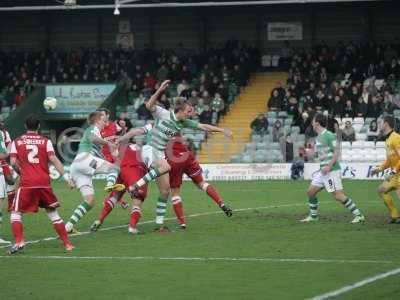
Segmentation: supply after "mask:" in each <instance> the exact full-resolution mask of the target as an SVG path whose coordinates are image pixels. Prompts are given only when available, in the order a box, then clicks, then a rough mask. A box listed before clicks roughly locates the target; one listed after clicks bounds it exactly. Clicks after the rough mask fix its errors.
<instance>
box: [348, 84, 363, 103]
mask: <svg viewBox="0 0 400 300" xmlns="http://www.w3.org/2000/svg"><path fill="white" fill-rule="evenodd" d="M360 96H361V95H360V93H359V92H358V88H357V86H356V85H353V86H352V87H351V93H350V95H349V100H350V101H351V103H352V104H353V105H355V104H356V103H357V101H358V99H359V98H360Z"/></svg>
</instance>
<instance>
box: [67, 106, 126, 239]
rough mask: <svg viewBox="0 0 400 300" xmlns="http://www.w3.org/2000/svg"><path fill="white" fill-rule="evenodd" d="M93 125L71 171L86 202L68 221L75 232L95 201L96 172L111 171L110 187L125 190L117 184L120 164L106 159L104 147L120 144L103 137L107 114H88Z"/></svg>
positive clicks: (86, 132) (71, 229)
mask: <svg viewBox="0 0 400 300" xmlns="http://www.w3.org/2000/svg"><path fill="white" fill-rule="evenodd" d="M88 123H89V127H88V128H87V129H86V130H85V133H84V134H83V137H82V139H81V142H80V143H79V149H78V154H77V155H76V157H75V159H74V161H73V162H72V164H71V168H70V174H71V179H72V181H73V182H74V185H75V186H76V188H77V189H79V191H80V192H81V195H82V197H83V202H82V204H80V205H78V207H77V208H76V209H75V211H74V212H73V214H72V216H71V217H70V219H69V221H68V222H67V223H66V224H65V228H66V230H67V232H69V233H70V232H73V231H74V225H75V224H77V223H78V222H79V220H80V219H81V218H83V216H84V215H86V214H87V213H88V212H89V211H90V210H91V209H92V207H93V206H94V204H95V197H94V188H93V183H92V177H93V176H94V175H96V174H107V185H106V190H123V189H124V188H125V187H124V186H123V185H120V184H116V181H117V177H118V174H119V167H118V166H117V165H115V164H112V163H110V162H108V161H106V160H104V159H103V155H102V152H101V147H102V146H103V145H108V146H109V147H110V149H115V148H116V147H117V146H116V145H115V144H113V143H111V142H109V141H106V140H105V139H103V138H102V137H101V134H100V131H101V129H102V128H103V127H104V125H105V120H104V115H103V113H102V112H100V111H95V112H92V113H91V114H90V115H89V117H88Z"/></svg>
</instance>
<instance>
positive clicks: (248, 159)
mask: <svg viewBox="0 0 400 300" xmlns="http://www.w3.org/2000/svg"><path fill="white" fill-rule="evenodd" d="M241 162H242V163H245V164H251V163H252V162H253V158H252V157H251V155H248V154H245V155H243V156H242V158H241Z"/></svg>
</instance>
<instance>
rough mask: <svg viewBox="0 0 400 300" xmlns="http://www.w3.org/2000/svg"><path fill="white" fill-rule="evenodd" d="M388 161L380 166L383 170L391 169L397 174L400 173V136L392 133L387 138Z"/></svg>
mask: <svg viewBox="0 0 400 300" xmlns="http://www.w3.org/2000/svg"><path fill="white" fill-rule="evenodd" d="M385 148H386V160H385V161H384V162H383V163H382V165H381V166H380V169H381V170H385V169H389V168H391V169H392V170H393V171H395V172H396V173H397V172H399V171H400V134H398V133H396V132H394V131H392V132H391V133H389V134H388V135H387V137H386V141H385Z"/></svg>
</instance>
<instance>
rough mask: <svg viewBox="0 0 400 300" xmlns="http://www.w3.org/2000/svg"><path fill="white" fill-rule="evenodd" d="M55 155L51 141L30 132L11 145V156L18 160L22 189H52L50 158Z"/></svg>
mask: <svg viewBox="0 0 400 300" xmlns="http://www.w3.org/2000/svg"><path fill="white" fill-rule="evenodd" d="M52 155H55V154H54V148H53V144H52V143H51V141H50V140H49V139H47V138H46V137H44V136H41V135H39V134H38V133H36V132H33V131H28V132H26V133H25V134H23V135H21V136H20V137H18V138H16V139H15V140H14V141H13V142H12V144H11V151H10V156H11V157H15V158H17V160H18V164H19V167H20V173H21V174H20V184H19V186H20V187H31V188H46V187H50V175H49V157H50V156H52Z"/></svg>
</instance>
